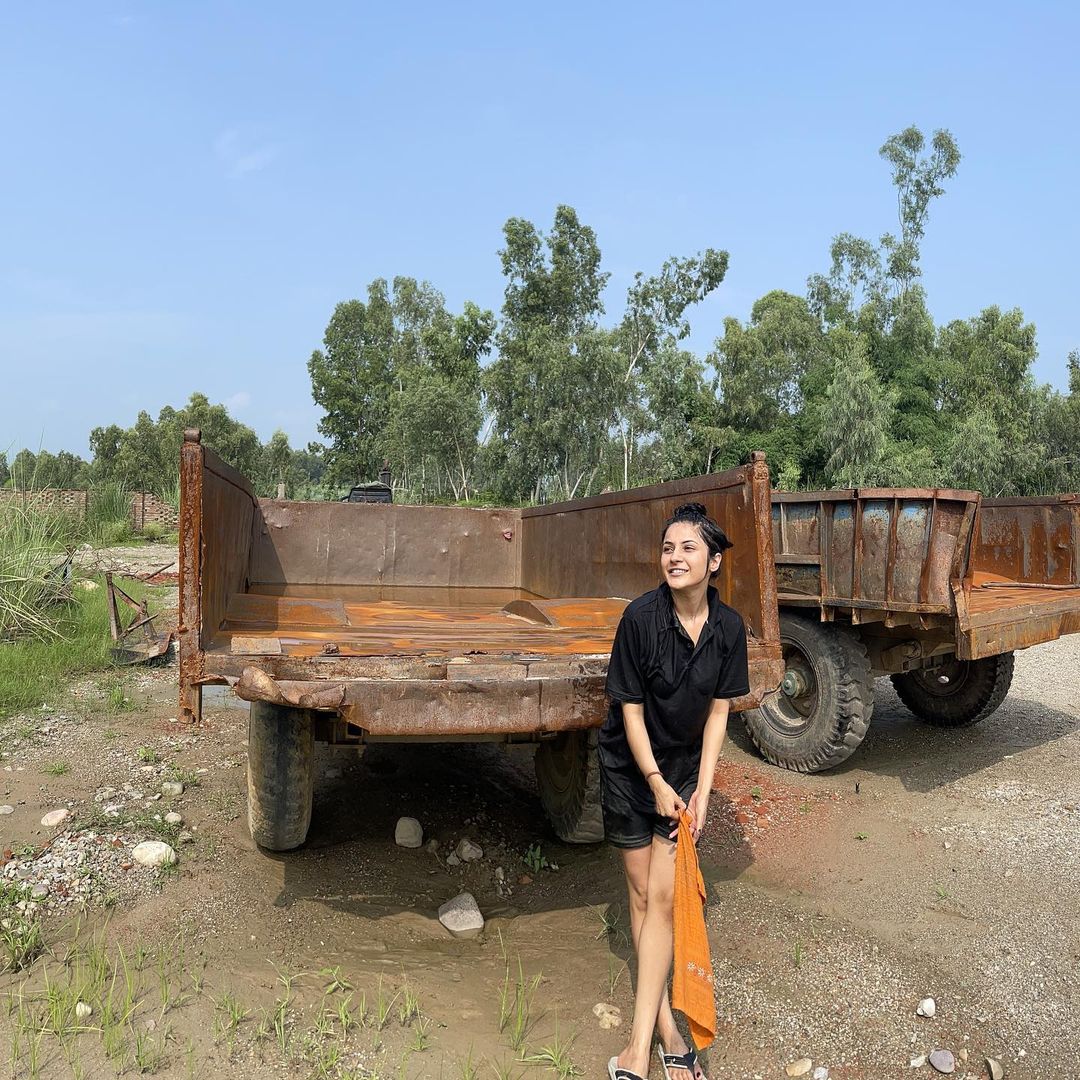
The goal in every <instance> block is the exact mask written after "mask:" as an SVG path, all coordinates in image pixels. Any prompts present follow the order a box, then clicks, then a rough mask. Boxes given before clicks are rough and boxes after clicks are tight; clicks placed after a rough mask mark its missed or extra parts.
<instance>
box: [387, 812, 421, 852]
mask: <svg viewBox="0 0 1080 1080" xmlns="http://www.w3.org/2000/svg"><path fill="white" fill-rule="evenodd" d="M394 843H395V844H397V846H398V847H404V848H418V847H421V846H422V845H423V843H424V830H423V828H421V826H420V822H419V821H417V820H416V818H414V817H400V818H398V820H397V825H396V826H394Z"/></svg>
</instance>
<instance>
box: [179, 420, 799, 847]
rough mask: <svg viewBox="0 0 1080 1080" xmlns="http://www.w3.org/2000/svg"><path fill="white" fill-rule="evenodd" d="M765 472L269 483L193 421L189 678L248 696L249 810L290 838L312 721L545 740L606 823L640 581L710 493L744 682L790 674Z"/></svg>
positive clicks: (301, 825) (760, 463)
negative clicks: (394, 498)
mask: <svg viewBox="0 0 1080 1080" xmlns="http://www.w3.org/2000/svg"><path fill="white" fill-rule="evenodd" d="M769 496H770V486H769V474H768V468H767V466H766V465H765V461H764V457H763V455H760V454H759V455H755V457H754V460H753V461H752V462H751V463H750V464H748V465H746V466H743V467H742V468H739V469H734V470H731V471H730V472H727V473H721V474H718V475H713V476H705V477H694V478H691V479H687V480H680V481H676V482H673V483H669V484H661V485H658V486H655V487H650V488H641V489H637V490H633V491H623V492H615V493H612V494H606V495H599V496H595V497H593V498H588V499H579V500H576V501H573V502H568V503H560V504H555V505H551V506H542V507H531V508H526V509H471V508H461V507H438V506H403V505H395V504H352V503H338V502H323V503H299V502H288V501H281V500H271V499H258V498H256V497H255V495H254V494H253V492H252V490H251V487H250V485H249V484H248V482H247V480H246V479H245V478H244V477H243V476H241V475H240V474H239V473H238V472H236V470H234V469H232V468H230V467H229V466H228V465H226V464H225V463H224V462H222V461H221V460H220V459H219V458H218V457H217V455H216V454H214V453H213V451H212V450H210V449H208V448H206V447H204V446H202V444H201V440H200V437H199V434H198V432H195V431H189V432H187V433H185V442H184V444H183V447H182V451H181V517H180V543H181V552H180V554H181V558H180V627H179V632H178V636H179V643H180V694H181V710H182V713H183V715H184V717H185V718H186V719H188V720H192V721H197V720H198V719H199V717H200V713H201V698H202V687H203V686H204V685H207V684H213V683H219V684H220V683H228V684H229V685H231V686H232V687H233V688H234V689H235V691H236V693H237V694H238V695H239V696H240V697H242V698H244V699H246V700H248V701H250V702H252V709H251V722H250V730H249V785H248V787H249V818H250V823H251V828H252V833H253V835H254V837H255V839H256V840H257V841H258V842H259V843H260V844H261V845H262V846H264V847H268V848H274V849H278V850H283V849H285V848H289V847H295V846H296V845H297V844H299V843H302V842H303V839H304V836H305V835H306V832H307V828H308V822H309V820H310V806H311V783H312V781H311V764H310V762H311V753H312V743H313V740H314V739H315V738H319V739H323V740H327V741H333V742H362V741H369V740H372V739H380V738H382V739H397V740H408V739H424V740H428V741H430V740H432V739H462V738H466V739H504V740H507V739H513V740H528V741H536V742H537V743H538V751H537V776H538V782H539V787H540V792H541V797H542V801H543V803H544V806H545V809H546V810H547V812H548V815H549V817H550V818H551V820H552V822H553V824H554V826H555V828H556V831H557V832H558V833H559V834H560V835H561V836H563V837H564V838H565V839H569V840H597V839H600V838H601V836H602V824H601V822H600V815H599V798H598V779H597V767H596V762H595V752H594V750H595V732H596V729H597V727H598V726H599V725H600V724H601V723H602V721H603V717H604V714H605V712H606V701H605V697H604V689H603V688H604V677H605V673H606V668H607V661H608V654H609V651H610V646H611V640H612V638H613V636H614V632H615V627H616V625H617V624H618V620H619V618H620V616H621V614H622V610H623V608H624V607H625V605H626V603H627V602H628V601H629V599H631V598H633V597H635V596H637V595H639V594H640V593H642V592H645V591H646V590H648V589H650V588H653V587H655V585H656V584H657V582H658V580H659V568H658V559H659V555H658V552H659V543H660V533H661V529H662V525H663V523H664V521H665V520H666V519H667V518H668V517H669V516H670V515H671V513H672V511H673V510H674V508H675V507H676V506H677V505H678V504H679V503H680V502H684V501H686V500H687V499H694V500H697V501H701V502H703V503H705V505H706V506H707V507H708V508H709V510H710V511H711V512H712V513H713V514H714V515H715V516H716V517H717V518H718V519H719V520H721V521H723V522H724V524H725V527H726V529H727V531H728V533H729V535H730V536H731V539H732V540H733V541H734V543H735V547H734V548H733V549H732V551H731V552H730V553H729V554H728V556H727V557H726V558H725V560H724V563H723V566H722V568H721V573H720V576H719V577H718V579H717V581H716V585H717V588H718V589H719V591H720V594H721V596H722V598H723V599H724V600H725V601H727V602H728V603H730V604H731V605H732V606H733V607H735V608H736V609H737V610H738V611H739V612H740V613H741V614H742V615H743V617H744V619H745V620H746V623H747V627H748V636H749V654H750V674H751V693H750V695H748V696H747V697H746V698H744V699H740V700H739V701H736V702H734V703H733V707H734V708H736V709H744V708H748V707H751V706H753V705H756V704H757V703H758V702H760V701H761V700H762V698H763V696H764V694H765V693H766V692H767V691H768V690H771V689H773V688H774V687H776V686H777V685H778V683H779V681H780V678H781V675H782V663H781V657H780V644H779V630H778V621H777V608H776V592H775V578H774V575H773V563H772V535H771V530H770V524H769V513H770V510H769Z"/></svg>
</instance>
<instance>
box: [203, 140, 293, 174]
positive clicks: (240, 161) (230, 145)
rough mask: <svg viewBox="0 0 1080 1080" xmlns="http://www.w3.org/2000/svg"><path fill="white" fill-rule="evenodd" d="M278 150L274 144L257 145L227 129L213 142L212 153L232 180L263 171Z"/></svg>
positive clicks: (276, 154)
mask: <svg viewBox="0 0 1080 1080" xmlns="http://www.w3.org/2000/svg"><path fill="white" fill-rule="evenodd" d="M280 149H281V148H280V147H279V146H277V145H276V144H275V143H263V144H261V145H259V144H258V143H256V142H254V141H252V140H248V139H244V138H243V137H242V136H241V134H240V132H238V131H237V130H236V129H235V128H228V129H227V130H225V131H223V132H221V134H220V135H218V137H217V138H216V139H215V140H214V153H215V154H217V158H218V161H220V162H221V163H222V164H223V165H224V166H225V173H226V175H227V176H229V177H232V178H237V177H240V176H246V175H247V174H248V173H254V172H260V171H261V170H263V169H265V168H266V167H267V166H268V165H270V164H271V163H272V162H273V161H274V159H275V158H276V157H277V156H278V153H279V152H280Z"/></svg>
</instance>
